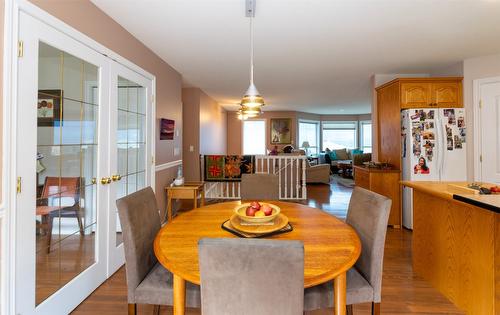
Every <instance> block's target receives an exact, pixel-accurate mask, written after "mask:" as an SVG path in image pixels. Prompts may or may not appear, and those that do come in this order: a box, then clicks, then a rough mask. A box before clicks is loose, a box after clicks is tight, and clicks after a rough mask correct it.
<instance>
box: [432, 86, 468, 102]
mask: <svg viewBox="0 0 500 315" xmlns="http://www.w3.org/2000/svg"><path fill="white" fill-rule="evenodd" d="M431 102H432V103H433V104H436V105H435V106H437V107H463V104H462V82H435V83H432V85H431Z"/></svg>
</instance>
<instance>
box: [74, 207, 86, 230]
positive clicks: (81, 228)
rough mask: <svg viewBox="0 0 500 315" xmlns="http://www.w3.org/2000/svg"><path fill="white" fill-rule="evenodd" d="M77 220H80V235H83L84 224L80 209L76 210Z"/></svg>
mask: <svg viewBox="0 0 500 315" xmlns="http://www.w3.org/2000/svg"><path fill="white" fill-rule="evenodd" d="M75 212H76V213H75V214H76V220H77V221H78V227H79V228H80V235H81V236H83V234H84V232H83V224H82V217H81V216H80V210H76V211H75Z"/></svg>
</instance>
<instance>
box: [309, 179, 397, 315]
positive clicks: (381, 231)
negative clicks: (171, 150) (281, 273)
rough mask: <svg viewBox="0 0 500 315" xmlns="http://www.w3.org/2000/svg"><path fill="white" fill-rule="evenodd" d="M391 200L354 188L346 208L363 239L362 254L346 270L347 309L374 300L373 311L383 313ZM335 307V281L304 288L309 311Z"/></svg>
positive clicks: (350, 309)
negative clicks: (381, 308) (385, 255)
mask: <svg viewBox="0 0 500 315" xmlns="http://www.w3.org/2000/svg"><path fill="white" fill-rule="evenodd" d="M391 204H392V201H391V200H390V199H389V198H386V197H384V196H381V195H379V194H377V193H374V192H372V191H369V190H366V189H363V188H360V187H355V188H354V191H353V193H352V196H351V201H350V203H349V208H348V210H347V218H346V222H347V223H348V224H350V225H351V226H352V227H353V228H354V229H355V230H356V232H357V233H358V235H359V238H360V239H361V256H360V257H359V259H358V261H357V262H356V264H355V265H354V267H353V268H351V269H349V270H348V271H347V296H346V304H347V312H348V313H351V314H352V305H353V304H358V303H369V302H371V303H372V314H380V301H381V291H382V263H383V260H384V245H385V235H386V232H387V223H388V220H389V213H390V211H391ZM328 307H333V283H332V282H327V283H325V284H322V285H318V286H315V287H312V288H309V289H306V290H305V294H304V309H305V310H306V311H311V310H316V309H322V308H328Z"/></svg>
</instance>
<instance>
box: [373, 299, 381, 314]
mask: <svg viewBox="0 0 500 315" xmlns="http://www.w3.org/2000/svg"><path fill="white" fill-rule="evenodd" d="M372 315H380V303H374V302H372Z"/></svg>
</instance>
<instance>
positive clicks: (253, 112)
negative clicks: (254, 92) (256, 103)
mask: <svg viewBox="0 0 500 315" xmlns="http://www.w3.org/2000/svg"><path fill="white" fill-rule="evenodd" d="M260 114H262V110H261V109H260V107H252V108H249V107H246V106H241V107H240V109H239V110H238V119H240V120H246V119H248V118H253V117H257V116H259V115H260Z"/></svg>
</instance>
